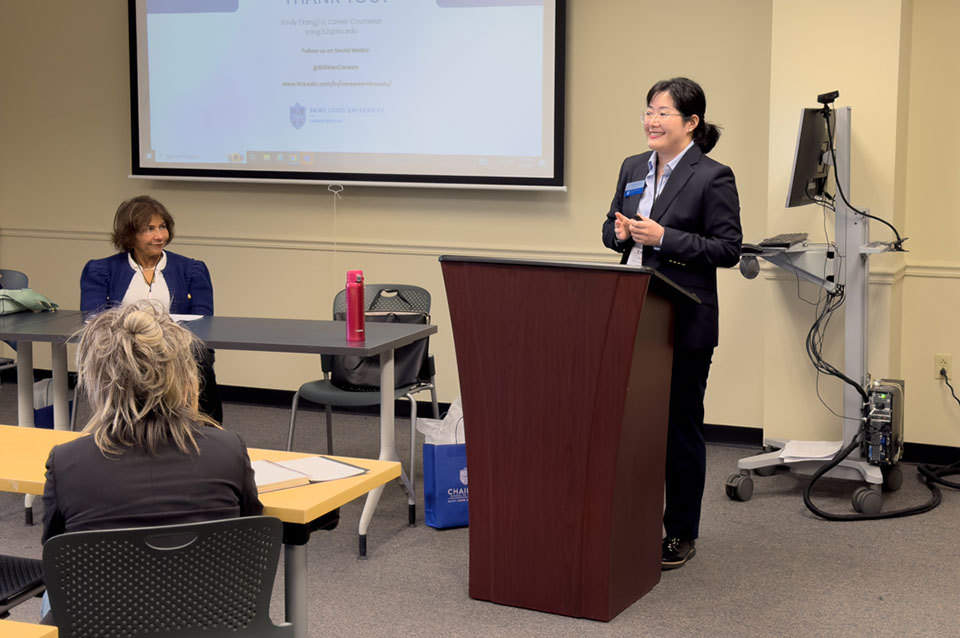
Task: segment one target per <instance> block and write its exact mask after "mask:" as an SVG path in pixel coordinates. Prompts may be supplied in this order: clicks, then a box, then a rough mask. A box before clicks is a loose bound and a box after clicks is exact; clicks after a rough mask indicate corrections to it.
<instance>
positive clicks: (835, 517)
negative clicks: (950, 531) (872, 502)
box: [803, 426, 960, 521]
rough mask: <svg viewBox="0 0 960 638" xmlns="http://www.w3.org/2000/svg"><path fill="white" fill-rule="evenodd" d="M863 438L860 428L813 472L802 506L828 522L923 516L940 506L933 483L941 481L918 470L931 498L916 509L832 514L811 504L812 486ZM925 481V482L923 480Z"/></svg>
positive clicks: (959, 469)
mask: <svg viewBox="0 0 960 638" xmlns="http://www.w3.org/2000/svg"><path fill="white" fill-rule="evenodd" d="M862 437H863V427H862V426H861V428H860V430H858V431H857V434H856V436H854V437H853V439H852V440H851V441H850V444H849V445H848V446H847V447H845V448H843V449H842V450H840V451H839V452H838V453H837V455H836V456H834V457H833V459H831V461H830V462H829V463H827V464H825V465H823V466H821V467H820V469H819V470H817V471H816V472H814V474H813V476H811V477H810V482H809V483H807V486H806V487H805V488H804V489H803V504H804V505H806V506H807V509H808V510H810V511H811V512H813V513H814V514H816V515H817V516H819V517H820V518H822V519H825V520H828V521H876V520H881V519H885V518H902V517H904V516H915V515H917V514H924V513H926V512H929V511H930V510H932V509H934V508H935V507H937V506H938V505H940V501H942V500H943V497H942V495H941V494H940V490H939V488H937V486H936V485H934V483H936V482H941V481H942V480H936V481H933V480H931V479H929V478H928V477H927V475H926V474H924V472H923V471H922V470H920V481H921V482H922V483H924V484H925V485H926V486H927V488H928V489H929V490H930V493H931V496H930V500H929V501H927V502H926V503H924V504H923V505H918V506H916V507H905V508H903V509H899V510H892V511H889V512H880V513H878V514H832V513H830V512H827V511H824V510H822V509H820V508H819V507H817V506H816V505H814V504H813V500H812V499H811V498H810V492H811V491H813V485H814V483H816V482H817V481H818V480H820V478H821V477H822V476H823V475H824V474H826V473H827V472H829V471H830V470H832V469H833V468H835V467H836V466H838V465H840V463H841V462H842V461H843V460H844V459H845V458H847V457H848V456H850V453H851V452H853V451H854V450H855V449H856V447H857V446H858V445H860V440H861V438H862ZM918 469H919V468H918ZM954 473H960V468H958V469H957V472H954ZM924 479H927V480H924Z"/></svg>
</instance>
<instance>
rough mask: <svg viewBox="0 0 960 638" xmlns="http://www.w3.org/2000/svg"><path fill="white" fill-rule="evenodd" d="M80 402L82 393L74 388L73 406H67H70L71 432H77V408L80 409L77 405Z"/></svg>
mask: <svg viewBox="0 0 960 638" xmlns="http://www.w3.org/2000/svg"><path fill="white" fill-rule="evenodd" d="M79 400H80V393H79V392H77V389H76V388H74V389H73V402H72V405H71V404H69V403H68V404H67V405H69V406H70V431H71V432H76V431H77V407H78V406H77V403H78V401H79Z"/></svg>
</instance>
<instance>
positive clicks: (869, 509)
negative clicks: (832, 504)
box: [851, 487, 883, 516]
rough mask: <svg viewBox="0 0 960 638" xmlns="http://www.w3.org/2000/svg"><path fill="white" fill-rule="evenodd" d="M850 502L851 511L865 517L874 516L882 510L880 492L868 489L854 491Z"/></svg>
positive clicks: (859, 488) (861, 488)
mask: <svg viewBox="0 0 960 638" xmlns="http://www.w3.org/2000/svg"><path fill="white" fill-rule="evenodd" d="M851 501H853V509H855V510H856V511H858V512H860V513H861V514H866V515H867V516H876V515H877V514H879V513H880V510H881V508H883V497H882V496H881V495H880V492H879V491H877V490H874V489H872V488H869V487H858V488H857V489H855V490H854V491H853V496H852V497H851Z"/></svg>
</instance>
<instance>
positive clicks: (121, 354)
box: [43, 301, 263, 542]
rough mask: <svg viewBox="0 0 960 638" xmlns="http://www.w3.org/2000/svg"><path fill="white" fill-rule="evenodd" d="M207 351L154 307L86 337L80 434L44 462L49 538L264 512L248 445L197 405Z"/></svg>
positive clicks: (101, 325)
mask: <svg viewBox="0 0 960 638" xmlns="http://www.w3.org/2000/svg"><path fill="white" fill-rule="evenodd" d="M198 347H201V346H200V345H199V344H198V342H197V341H196V338H195V337H194V336H193V334H192V333H191V332H190V331H188V330H186V329H185V328H182V327H181V326H179V325H177V323H176V322H174V321H173V320H172V319H170V316H169V315H167V314H166V312H164V310H163V309H162V308H161V307H158V306H157V305H155V304H154V303H151V302H150V301H141V302H137V303H136V304H132V305H127V306H121V307H117V308H113V309H111V310H107V311H105V312H103V313H101V314H99V315H97V316H96V317H94V318H93V319H92V320H91V321H90V322H89V323H88V324H87V325H86V326H85V327H84V329H83V330H82V332H81V334H80V346H79V350H78V353H77V363H78V368H79V372H78V387H79V389H80V390H81V391H83V392H84V393H85V394H86V396H87V399H88V401H89V402H90V405H91V407H92V410H93V414H92V416H91V417H90V420H89V422H88V423H87V425H86V426H85V427H84V432H88V433H90V435H91V436H84V437H80V438H79V439H76V440H74V441H71V442H69V443H64V444H62V445H58V446H56V447H55V448H53V450H52V451H51V452H50V457H49V458H48V459H47V478H46V485H45V486H44V493H43V505H44V512H43V541H44V542H46V540H47V539H48V538H50V537H52V536H55V535H57V534H61V533H63V532H74V531H80V530H91V529H111V528H121V527H137V526H145V525H172V524H176V523H189V522H195V521H204V520H213V519H220V518H232V517H236V516H253V515H258V514H260V513H262V511H263V506H262V505H261V504H260V500H259V499H258V497H257V488H256V485H255V484H254V480H253V470H252V469H251V467H250V459H249V457H248V456H247V448H246V446H245V445H244V442H243V440H242V439H241V438H240V436H239V435H237V434H236V433H234V432H227V431H225V430H222V429H220V427H219V426H218V425H217V424H216V423H215V422H214V421H213V420H212V419H211V418H210V417H208V416H206V415H204V414H202V413H200V412H199V411H198V408H197V394H198V381H197V362H196V360H195V358H194V356H193V351H194V350H195V349H196V348H198Z"/></svg>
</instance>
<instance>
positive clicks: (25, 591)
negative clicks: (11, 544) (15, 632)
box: [0, 554, 43, 617]
mask: <svg viewBox="0 0 960 638" xmlns="http://www.w3.org/2000/svg"><path fill="white" fill-rule="evenodd" d="M34 590H37V591H34ZM42 593H43V563H42V562H41V561H40V560H37V559H34V558H20V557H19V556H7V555H3V554H0V617H2V616H4V615H5V614H6V611H7V610H8V609H10V608H12V607H14V606H16V605H18V604H19V603H21V602H23V600H24V599H26V598H31V597H33V596H38V595H40V594H42Z"/></svg>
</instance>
